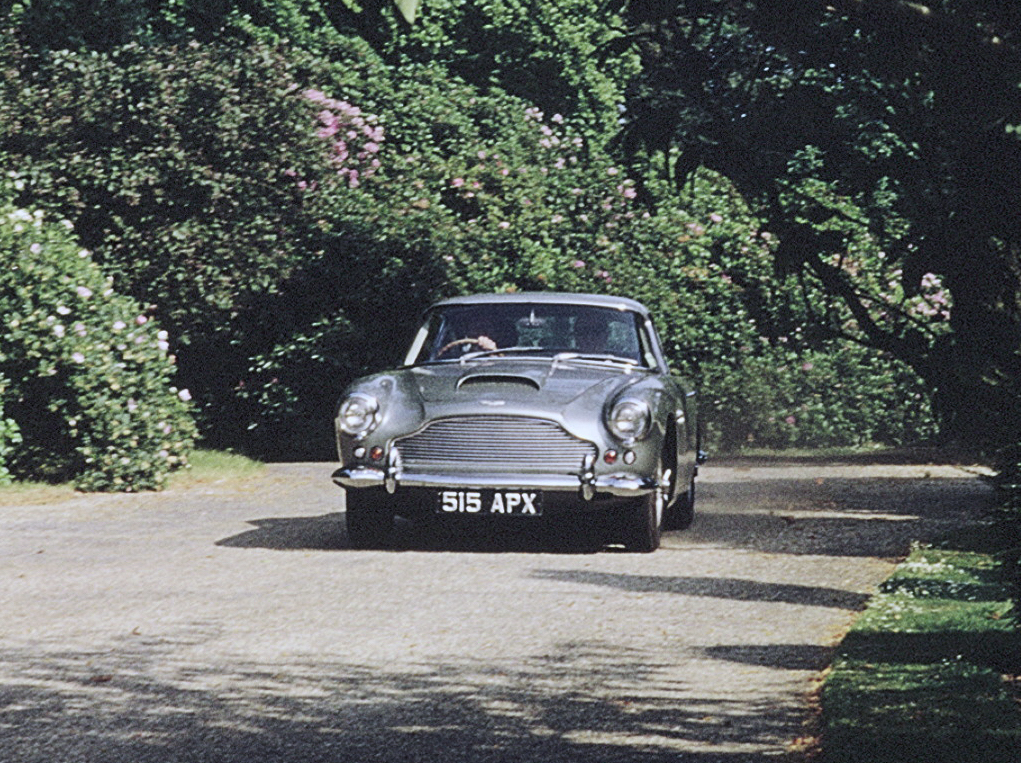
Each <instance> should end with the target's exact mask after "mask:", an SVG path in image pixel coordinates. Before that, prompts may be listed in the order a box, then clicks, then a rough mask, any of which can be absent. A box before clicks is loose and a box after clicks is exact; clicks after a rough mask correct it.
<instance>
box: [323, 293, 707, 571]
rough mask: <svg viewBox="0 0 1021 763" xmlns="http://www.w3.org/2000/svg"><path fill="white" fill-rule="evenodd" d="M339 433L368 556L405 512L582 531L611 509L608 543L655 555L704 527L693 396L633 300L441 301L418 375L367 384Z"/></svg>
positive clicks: (416, 360) (352, 535) (355, 538)
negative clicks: (675, 535) (666, 535)
mask: <svg viewBox="0 0 1021 763" xmlns="http://www.w3.org/2000/svg"><path fill="white" fill-rule="evenodd" d="M335 424H336V432H337V449H338V452H339V455H340V469H338V470H337V471H336V472H335V473H334V475H333V479H334V481H335V482H336V483H337V484H338V485H340V486H341V487H343V488H344V490H345V492H346V503H347V508H346V517H347V531H348V537H349V540H350V542H351V544H352V546H354V547H356V548H373V547H382V546H385V545H386V544H387V542H388V539H389V537H390V533H391V530H392V528H393V523H394V518H395V516H398V515H399V516H404V517H408V518H415V517H421V516H423V515H440V516H443V515H447V516H462V517H466V516H474V517H479V516H483V515H485V516H486V519H487V521H489V522H493V523H496V522H499V521H504V522H508V521H536V520H537V519H538V518H540V517H559V518H561V519H562V520H563V519H569V518H570V519H572V521H578V522H582V521H585V518H586V517H587V516H589V514H590V513H591V512H609V513H610V514H609V516H610V517H611V522H610V523H609V525H608V526H609V527H611V528H612V537H611V538H609V540H610V541H611V542H614V543H622V544H623V545H624V546H625V547H626V548H628V549H630V550H633V551H639V552H649V551H654V550H656V548H658V547H659V543H660V534H661V531H662V530H663V529H664V528H668V529H680V528H684V527H687V526H688V525H689V524H691V521H692V518H693V512H694V500H695V475H696V474H697V472H698V464H699V463H701V460H702V454H701V451H700V449H699V448H700V443H699V427H698V423H697V419H696V406H695V396H694V392H693V391H692V390H691V389H690V387H689V386H688V385H686V384H685V383H684V381H683V380H681V379H679V378H677V377H675V376H673V375H671V373H670V370H669V368H668V367H667V364H666V361H665V360H664V357H663V353H662V350H661V348H660V344H659V339H658V338H657V335H656V331H655V329H654V328H653V325H652V321H651V319H650V317H649V312H648V310H647V309H646V308H645V307H644V306H643V305H641V304H639V303H638V302H635V301H634V300H630V299H624V298H620V297H608V296H600V295H591V294H560V293H552V292H549V293H546V292H544V293H515V294H485V295H477V296H471V297H457V298H454V299H447V300H444V301H442V302H439V303H438V304H436V305H433V306H432V307H431V308H430V309H429V310H428V311H427V312H426V314H425V318H424V321H423V323H422V327H421V329H420V330H419V332H418V335H417V336H416V337H415V340H414V342H413V343H412V345H411V348H410V350H409V351H408V354H407V357H406V358H405V361H404V365H403V366H402V367H401V368H399V369H396V370H392V371H385V372H383V373H378V374H374V375H371V376H366V377H363V378H361V379H358V380H356V381H355V382H354V383H353V384H352V385H351V386H350V387H349V388H348V389H347V390H346V392H345V393H344V396H343V397H342V398H341V400H340V404H339V406H338V410H337V417H336V422H335ZM604 516H606V515H605V514H604ZM511 517H513V520H511Z"/></svg>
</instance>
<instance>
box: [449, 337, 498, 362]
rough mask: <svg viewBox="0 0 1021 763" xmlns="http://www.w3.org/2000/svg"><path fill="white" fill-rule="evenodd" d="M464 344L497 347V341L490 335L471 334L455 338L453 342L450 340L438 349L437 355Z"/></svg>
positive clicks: (493, 348) (487, 348) (483, 348)
mask: <svg viewBox="0 0 1021 763" xmlns="http://www.w3.org/2000/svg"><path fill="white" fill-rule="evenodd" d="M462 344H477V345H478V346H479V349H480V350H495V349H497V347H496V342H494V341H493V340H492V339H490V338H489V337H488V336H469V337H465V338H464V339H455V340H454V341H453V342H448V343H447V344H445V345H443V346H442V347H440V349H439V350H437V352H436V357H437V358H439V357H441V356H442V355H443V354H444V353H445V352H447V350H451V349H453V348H454V347H457V346H459V345H462Z"/></svg>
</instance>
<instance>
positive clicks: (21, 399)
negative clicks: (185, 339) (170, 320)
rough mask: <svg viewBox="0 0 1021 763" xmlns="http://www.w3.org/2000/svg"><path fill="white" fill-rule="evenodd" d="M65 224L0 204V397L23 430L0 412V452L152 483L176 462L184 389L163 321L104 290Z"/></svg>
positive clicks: (186, 429)
mask: <svg viewBox="0 0 1021 763" xmlns="http://www.w3.org/2000/svg"><path fill="white" fill-rule="evenodd" d="M70 228H71V225H70V223H67V222H64V223H54V222H50V221H49V220H47V219H46V217H45V215H44V214H43V213H42V212H41V211H36V212H28V211H26V210H23V209H12V208H6V209H2V210H0V313H2V314H3V315H4V318H5V324H4V327H3V332H2V333H0V374H2V377H0V378H6V380H7V384H8V389H7V390H6V392H5V393H4V394H3V397H2V399H3V400H4V401H5V415H6V416H9V417H10V418H11V419H13V421H15V422H17V428H18V430H20V434H21V438H22V441H21V442H17V441H16V440H15V438H14V437H13V434H14V433H15V431H16V430H14V429H12V428H11V427H10V425H9V424H7V423H6V420H4V422H3V423H0V457H3V456H6V457H7V466H8V468H9V469H10V470H11V471H12V472H13V473H14V474H15V475H17V476H25V477H29V476H30V477H33V478H52V479H73V480H74V482H75V484H76V486H77V487H78V488H79V489H82V490H118V491H134V490H145V489H154V488H159V487H161V486H162V485H163V484H164V481H165V479H166V476H167V474H168V473H169V472H171V471H172V470H173V469H177V468H180V467H182V466H185V465H186V463H187V453H188V450H189V449H190V447H191V444H192V439H193V435H194V426H193V423H192V421H191V419H190V416H189V414H188V405H187V401H188V399H189V393H188V391H187V390H183V389H182V390H178V389H176V388H175V387H174V386H173V379H172V359H171V358H170V357H168V354H167V347H168V336H167V334H166V332H165V331H161V330H160V329H159V327H158V326H157V325H156V324H155V322H154V321H152V320H151V319H150V318H149V317H148V316H147V315H146V314H145V312H144V311H143V310H141V309H140V308H139V307H138V305H137V304H136V303H135V302H134V301H133V300H130V299H128V298H126V297H124V296H122V295H119V294H117V293H115V292H114V290H113V288H112V286H111V281H110V280H109V279H108V278H107V277H105V276H104V275H103V274H102V272H101V271H100V269H99V268H98V267H97V266H96V265H95V264H94V263H93V261H92V258H91V256H90V254H89V252H87V251H86V250H84V249H81V248H80V247H79V246H78V244H77V243H76V241H75V240H74V238H73V237H72V235H71V232H70ZM4 443H6V444H4ZM4 448H6V449H7V452H6V453H5V452H4ZM2 461H3V458H0V462H2Z"/></svg>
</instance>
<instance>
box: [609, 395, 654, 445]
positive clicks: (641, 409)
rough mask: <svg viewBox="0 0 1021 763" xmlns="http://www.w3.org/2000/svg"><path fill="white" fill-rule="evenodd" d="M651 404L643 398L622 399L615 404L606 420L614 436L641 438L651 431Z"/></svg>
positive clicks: (622, 438)
mask: <svg viewBox="0 0 1021 763" xmlns="http://www.w3.org/2000/svg"><path fill="white" fill-rule="evenodd" d="M650 421H651V415H650V413H649V406H648V405H646V404H645V403H643V402H642V401H641V400H621V401H619V402H618V403H617V404H616V405H614V406H613V410H612V411H610V418H609V420H608V421H607V422H606V424H607V426H608V427H609V428H610V431H611V432H613V434H614V436H616V437H619V438H620V439H621V440H624V441H629V440H641V439H642V438H643V437H645V435H647V434H648V433H649V424H650Z"/></svg>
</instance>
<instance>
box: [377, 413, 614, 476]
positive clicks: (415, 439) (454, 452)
mask: <svg viewBox="0 0 1021 763" xmlns="http://www.w3.org/2000/svg"><path fill="white" fill-rule="evenodd" d="M394 444H395V445H396V446H397V447H398V448H399V449H400V453H401V461H402V467H403V469H404V471H406V472H419V471H428V470H436V469H442V470H449V471H454V472H468V471H489V472H522V471H530V472H546V473H551V472H552V473H560V474H578V473H580V472H581V470H582V467H583V465H584V463H585V458H586V457H587V456H591V457H592V458H595V456H596V446H595V445H594V444H593V443H591V442H588V441H586V440H582V439H579V438H577V437H575V436H574V435H572V434H570V433H568V432H566V431H565V430H564V429H563V427H561V426H560V425H559V424H557V423H556V422H554V421H549V420H547V419H536V418H531V417H527V416H458V417H452V418H447V419H437V420H435V421H432V422H430V423H428V424H426V426H425V427H423V428H422V429H420V430H419V431H417V432H415V433H414V434H411V435H408V436H407V437H403V438H401V439H398V440H397V441H396V442H395V443H394Z"/></svg>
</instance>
